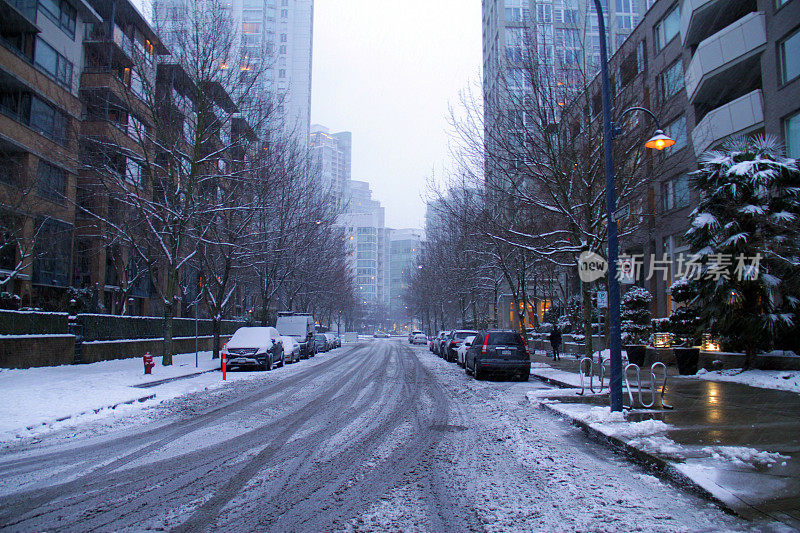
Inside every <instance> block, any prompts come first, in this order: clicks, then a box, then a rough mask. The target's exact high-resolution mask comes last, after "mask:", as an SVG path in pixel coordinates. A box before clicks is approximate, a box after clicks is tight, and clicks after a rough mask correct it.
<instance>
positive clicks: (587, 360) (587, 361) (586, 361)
mask: <svg viewBox="0 0 800 533" xmlns="http://www.w3.org/2000/svg"><path fill="white" fill-rule="evenodd" d="M609 362H610V359H605V360H602V359H601V360H600V363H599V364H598V365H595V364H594V361H593V360H592V358H591V357H584V358H583V359H581V361H580V366H579V373H580V376H581V391H580V392H579V393H578V396H583V395H584V393H585V392H586V385H584V383H583V380H584V378H585V377H587V376H588V377H589V390H590V391H592V392H593V393H594V392H595V390H594V376H595V372H594V370H595V366H597V367H599V371H598V374H599V375H598V377H599V378H600V389H599V390H598V391H597V392H598V393H600V392H603V388H604V387H605V384H604V383H603V376H604V375H605V373H606V365H607V364H609ZM584 368H586V369H587V370H588V372H584V371H583V369H584Z"/></svg>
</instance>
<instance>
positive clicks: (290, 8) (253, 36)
mask: <svg viewBox="0 0 800 533" xmlns="http://www.w3.org/2000/svg"><path fill="white" fill-rule="evenodd" d="M196 6H197V4H196V3H195V0H155V1H154V2H153V13H154V20H155V21H156V26H157V27H158V28H159V30H162V29H163V31H162V33H163V38H164V42H165V43H166V44H167V46H168V47H169V48H170V49H172V48H175V47H176V46H179V44H180V41H181V35H180V32H181V28H182V26H183V24H185V18H186V14H187V12H188V10H189V9H192V8H195V7H196ZM223 6H224V7H225V8H226V9H227V11H228V15H229V16H230V20H231V21H232V23H233V27H234V28H235V29H237V30H238V31H237V33H236V35H235V39H234V47H235V48H237V50H235V51H234V53H232V54H231V57H234V58H238V59H237V61H239V60H240V61H241V62H242V65H241V66H239V68H242V69H243V71H246V70H250V71H252V72H254V73H257V74H258V76H259V79H258V80H257V83H258V84H259V86H260V91H263V92H264V93H265V94H270V95H272V96H273V98H274V101H275V103H276V107H275V109H276V112H277V113H276V125H280V126H281V127H283V128H284V131H286V132H288V133H292V134H294V136H295V138H296V139H297V141H298V143H299V144H300V145H301V146H303V147H306V146H307V145H308V141H309V129H310V120H311V66H312V51H313V23H314V1H313V0H291V1H290V0H232V1H231V2H226V3H223ZM234 67H235V66H234V65H231V68H234Z"/></svg>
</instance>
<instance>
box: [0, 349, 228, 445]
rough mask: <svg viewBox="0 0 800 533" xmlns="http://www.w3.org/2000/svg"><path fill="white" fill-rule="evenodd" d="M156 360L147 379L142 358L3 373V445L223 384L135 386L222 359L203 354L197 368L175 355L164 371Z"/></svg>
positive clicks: (213, 378)
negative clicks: (60, 426) (66, 423)
mask: <svg viewBox="0 0 800 533" xmlns="http://www.w3.org/2000/svg"><path fill="white" fill-rule="evenodd" d="M153 361H154V362H155V367H154V368H153V373H152V374H151V375H145V374H144V365H143V363H142V359H141V358H138V357H137V358H132V359H117V360H113V361H102V362H99V363H92V364H87V365H63V366H55V367H37V368H26V369H0V391H2V396H3V399H4V401H3V402H2V404H0V441H7V440H11V439H15V438H22V437H26V436H31V435H34V434H37V433H40V432H42V431H47V430H50V429H53V426H55V425H57V423H58V422H60V421H62V420H64V419H73V418H75V417H82V418H86V417H90V416H92V415H96V414H97V412H101V411H103V410H108V409H109V408H111V407H113V406H120V407H118V409H120V410H126V409H129V407H127V406H126V407H122V405H124V404H126V402H133V403H134V404H138V402H137V400H142V399H143V398H148V397H152V396H153V395H154V394H155V395H156V398H157V401H159V402H160V401H164V400H167V399H170V398H174V397H176V396H179V395H181V394H185V393H186V392H191V391H192V390H197V388H198V387H199V388H201V389H202V388H205V387H207V386H208V385H209V384H212V383H215V382H217V381H221V376H220V375H219V374H218V373H216V372H214V373H209V374H206V375H204V376H197V378H200V377H203V378H204V379H200V380H198V379H197V378H188V379H183V380H179V381H174V382H171V383H166V384H164V385H160V386H158V387H154V388H137V387H134V385H141V384H144V383H147V382H151V381H158V380H163V379H168V378H176V377H182V376H187V375H191V374H195V373H197V372H204V371H207V370H212V369H215V368H218V367H219V360H218V359H217V360H212V359H211V352H200V354H199V365H198V367H195V354H194V353H190V354H180V355H176V356H173V364H172V366H166V367H165V366H162V365H161V357H153ZM234 379H236V378H234ZM147 403H148V404H152V402H147ZM101 414H103V413H101Z"/></svg>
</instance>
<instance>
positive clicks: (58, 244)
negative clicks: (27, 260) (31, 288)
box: [33, 218, 72, 287]
mask: <svg viewBox="0 0 800 533" xmlns="http://www.w3.org/2000/svg"><path fill="white" fill-rule="evenodd" d="M40 224H41V227H40V229H39V233H38V235H37V237H36V243H35V245H34V247H35V250H36V259H35V261H34V265H33V282H34V283H36V284H38V285H52V286H57V287H66V286H67V283H69V276H68V272H69V258H70V257H69V256H70V251H71V250H70V248H71V245H72V226H71V225H69V224H67V223H66V222H61V221H60V220H54V219H51V218H48V219H46V220H40Z"/></svg>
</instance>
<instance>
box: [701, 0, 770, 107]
mask: <svg viewBox="0 0 800 533" xmlns="http://www.w3.org/2000/svg"><path fill="white" fill-rule="evenodd" d="M766 44H767V33H766V27H765V21H764V14H763V13H750V14H748V15H745V16H744V17H742V18H741V19H739V20H737V21H736V22H734V23H733V24H731V25H729V26H727V27H725V28H723V29H722V30H720V31H718V32H717V33H715V34H714V35H712V36H711V37H709V38H707V39H705V40H704V41H702V42H701V43H700V45H699V46H698V47H697V50H696V52H695V54H694V57H692V60H691V62H690V63H689V68H688V69H687V70H686V94H687V95H688V97H689V101H690V102H693V103H694V102H695V101H700V102H709V103H710V102H713V101H714V100H715V99H716V100H717V101H718V102H719V100H720V94H721V93H722V94H723V95H724V94H725V93H726V91H727V90H728V89H729V88H731V86H732V85H735V84H737V83H740V82H741V81H742V80H748V79H752V77H753V74H754V73H755V72H756V71H757V75H758V82H759V84H760V79H761V52H763V51H764V48H765V47H766ZM737 96H740V95H737Z"/></svg>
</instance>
